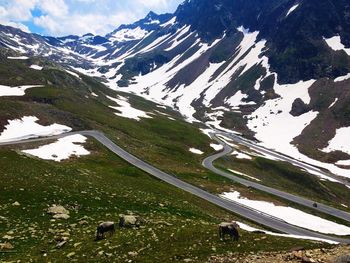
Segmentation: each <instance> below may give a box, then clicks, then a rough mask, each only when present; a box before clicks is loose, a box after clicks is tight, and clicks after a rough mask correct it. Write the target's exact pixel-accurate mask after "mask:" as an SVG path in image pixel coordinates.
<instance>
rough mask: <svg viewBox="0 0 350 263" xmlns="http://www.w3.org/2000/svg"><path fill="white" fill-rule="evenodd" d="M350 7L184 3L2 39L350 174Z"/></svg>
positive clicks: (300, 0) (212, 0)
mask: <svg viewBox="0 0 350 263" xmlns="http://www.w3.org/2000/svg"><path fill="white" fill-rule="evenodd" d="M349 14H350V4H349V3H348V1H346V0H338V1H329V0H317V1H316V0H234V1H232V0H187V1H185V2H184V3H183V4H181V5H180V6H179V8H178V9H177V11H176V12H175V13H174V14H165V15H157V14H155V13H152V12H151V13H149V14H148V15H147V16H146V17H145V18H144V19H142V20H140V21H138V22H136V23H134V24H132V25H122V26H120V27H119V28H118V29H116V30H115V31H113V32H111V33H110V34H107V35H106V36H104V37H102V36H94V35H91V34H88V35H84V36H82V37H78V36H68V37H63V38H53V37H42V36H39V35H35V34H27V33H24V32H21V31H20V30H18V29H14V28H10V27H5V26H1V27H0V45H1V46H3V47H5V48H11V49H13V50H15V51H18V52H20V53H24V54H27V55H36V56H44V57H47V58H48V59H51V60H54V61H56V62H59V63H61V64H63V65H64V66H67V67H71V68H73V69H74V70H75V71H78V72H81V73H84V74H87V75H90V76H96V77H99V78H101V79H104V81H105V83H106V85H108V86H109V87H110V88H112V89H117V90H121V91H125V92H132V93H135V94H139V95H140V96H143V97H145V98H147V99H149V100H152V101H156V102H158V103H162V104H165V105H168V106H171V107H173V108H175V109H177V110H179V111H180V112H181V113H182V114H183V115H184V117H185V118H186V119H187V120H188V121H192V122H193V121H201V122H205V123H206V124H207V125H209V126H211V127H215V128H219V129H225V130H229V131H235V132H239V133H242V134H243V135H245V136H247V137H249V138H253V137H255V139H257V140H259V141H261V143H262V144H263V145H265V146H267V147H269V148H274V149H276V150H278V151H280V152H282V153H285V154H287V155H290V156H292V157H294V158H298V159H301V160H305V161H307V162H309V163H313V164H315V165H318V166H320V167H323V168H327V169H329V170H331V171H332V172H334V173H336V174H340V175H345V176H350V172H349V170H347V169H346V168H349V167H350V143H349V142H347V141H345V140H346V138H349V136H350V127H349V126H350V109H349V105H350V74H349V72H350V15H349ZM311 158H312V159H311ZM316 159H317V160H316Z"/></svg>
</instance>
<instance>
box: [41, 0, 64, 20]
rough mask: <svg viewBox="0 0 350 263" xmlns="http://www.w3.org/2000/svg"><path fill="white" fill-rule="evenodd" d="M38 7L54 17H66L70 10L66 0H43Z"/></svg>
mask: <svg viewBox="0 0 350 263" xmlns="http://www.w3.org/2000/svg"><path fill="white" fill-rule="evenodd" d="M38 7H39V8H40V9H41V11H42V12H44V13H46V14H47V15H50V16H54V17H65V16H67V15H68V10H69V8H68V6H67V4H66V3H65V1H64V0H41V1H39V3H38Z"/></svg>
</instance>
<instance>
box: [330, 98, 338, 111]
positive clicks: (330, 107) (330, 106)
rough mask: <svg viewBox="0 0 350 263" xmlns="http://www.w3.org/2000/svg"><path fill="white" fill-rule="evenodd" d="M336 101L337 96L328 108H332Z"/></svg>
mask: <svg viewBox="0 0 350 263" xmlns="http://www.w3.org/2000/svg"><path fill="white" fill-rule="evenodd" d="M337 102H338V98H336V99H335V100H334V101H333V102H332V104H331V105H329V107H328V109H330V108H332V107H333V106H334V105H335V104H336V103H337Z"/></svg>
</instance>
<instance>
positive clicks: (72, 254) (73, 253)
mask: <svg viewBox="0 0 350 263" xmlns="http://www.w3.org/2000/svg"><path fill="white" fill-rule="evenodd" d="M74 256H75V252H70V253H69V254H68V255H67V258H72V257H74Z"/></svg>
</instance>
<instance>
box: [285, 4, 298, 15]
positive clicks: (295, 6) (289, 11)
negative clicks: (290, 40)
mask: <svg viewBox="0 0 350 263" xmlns="http://www.w3.org/2000/svg"><path fill="white" fill-rule="evenodd" d="M298 7H299V4H296V5H293V6H292V7H291V8H290V9H289V10H288V12H287V15H286V17H287V16H289V15H290V14H291V13H292V12H294V11H295V9H297V8H298Z"/></svg>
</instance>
